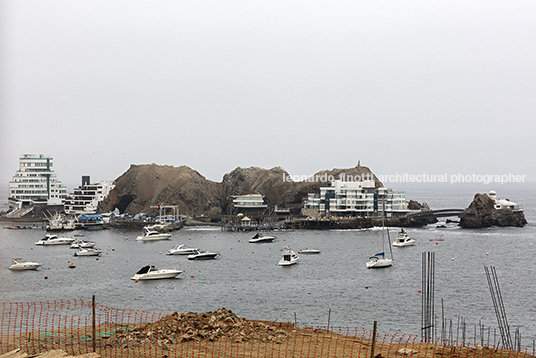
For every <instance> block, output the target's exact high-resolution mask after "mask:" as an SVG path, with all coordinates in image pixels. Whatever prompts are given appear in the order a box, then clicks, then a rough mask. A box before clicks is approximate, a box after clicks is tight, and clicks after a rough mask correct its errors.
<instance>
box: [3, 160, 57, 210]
mask: <svg viewBox="0 0 536 358" xmlns="http://www.w3.org/2000/svg"><path fill="white" fill-rule="evenodd" d="M66 196H67V187H66V186H64V185H63V184H62V182H61V181H60V180H58V178H57V177H56V174H55V173H54V171H53V170H52V158H51V157H46V156H44V155H43V154H39V155H36V154H24V155H23V156H22V157H21V158H20V159H19V170H17V172H16V173H15V175H14V176H13V178H12V179H11V181H10V182H9V199H10V201H11V202H14V203H17V205H18V206H19V208H20V207H21V206H22V205H34V204H36V203H40V204H45V203H46V204H47V205H61V204H62V203H63V200H64V199H65V197H66Z"/></svg>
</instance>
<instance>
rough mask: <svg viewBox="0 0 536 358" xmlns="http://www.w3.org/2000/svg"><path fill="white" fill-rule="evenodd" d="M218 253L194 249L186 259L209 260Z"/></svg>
mask: <svg viewBox="0 0 536 358" xmlns="http://www.w3.org/2000/svg"><path fill="white" fill-rule="evenodd" d="M218 255H219V253H217V252H210V251H203V250H196V251H195V252H194V253H192V254H190V255H188V260H211V259H215V258H216V256H218Z"/></svg>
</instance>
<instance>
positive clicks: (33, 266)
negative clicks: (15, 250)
mask: <svg viewBox="0 0 536 358" xmlns="http://www.w3.org/2000/svg"><path fill="white" fill-rule="evenodd" d="M39 267H41V264H39V263H37V262H24V263H18V264H14V265H11V266H9V269H10V270H12V271H24V270H37V269H38V268H39Z"/></svg>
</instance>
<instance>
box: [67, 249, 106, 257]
mask: <svg viewBox="0 0 536 358" xmlns="http://www.w3.org/2000/svg"><path fill="white" fill-rule="evenodd" d="M101 254H102V250H101V249H96V248H93V247H88V248H81V249H80V250H78V251H76V252H75V253H74V256H100V255H101Z"/></svg>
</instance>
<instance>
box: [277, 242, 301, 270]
mask: <svg viewBox="0 0 536 358" xmlns="http://www.w3.org/2000/svg"><path fill="white" fill-rule="evenodd" d="M299 260H300V257H299V256H298V255H296V253H295V252H294V251H292V249H291V248H290V246H285V247H283V248H282V249H281V260H279V262H278V263H277V264H278V265H279V266H290V265H294V264H297V263H298V261H299Z"/></svg>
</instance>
